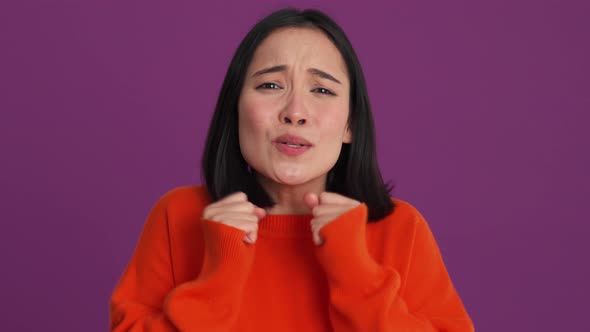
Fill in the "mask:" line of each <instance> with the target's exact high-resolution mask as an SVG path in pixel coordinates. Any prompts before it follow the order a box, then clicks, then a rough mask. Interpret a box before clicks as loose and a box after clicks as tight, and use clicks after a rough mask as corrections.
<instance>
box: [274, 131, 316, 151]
mask: <svg viewBox="0 0 590 332" xmlns="http://www.w3.org/2000/svg"><path fill="white" fill-rule="evenodd" d="M273 144H274V146H275V147H276V148H277V149H278V150H279V151H280V152H282V153H283V154H285V155H287V156H298V155H300V154H303V153H304V152H306V151H307V150H309V149H310V148H311V147H312V146H313V144H311V143H310V142H309V141H308V140H306V139H304V138H302V137H299V136H295V135H282V136H279V137H277V138H276V139H275V140H274V141H273Z"/></svg>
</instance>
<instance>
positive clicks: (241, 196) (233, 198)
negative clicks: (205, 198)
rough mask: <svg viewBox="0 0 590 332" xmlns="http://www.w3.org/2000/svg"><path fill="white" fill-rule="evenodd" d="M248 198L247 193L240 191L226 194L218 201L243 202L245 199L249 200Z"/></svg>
mask: <svg viewBox="0 0 590 332" xmlns="http://www.w3.org/2000/svg"><path fill="white" fill-rule="evenodd" d="M247 200H248V196H247V195H246V194H245V193H243V192H241V191H238V192H235V193H233V194H230V195H227V196H225V197H224V198H222V199H221V200H219V201H217V203H221V202H223V203H230V202H243V201H247Z"/></svg>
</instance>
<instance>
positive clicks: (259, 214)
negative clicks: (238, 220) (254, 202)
mask: <svg viewBox="0 0 590 332" xmlns="http://www.w3.org/2000/svg"><path fill="white" fill-rule="evenodd" d="M254 214H255V215H256V217H257V218H258V220H260V219H262V218H264V216H266V210H264V209H261V208H259V207H256V208H255V209H254Z"/></svg>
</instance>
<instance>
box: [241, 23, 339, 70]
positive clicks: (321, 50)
mask: <svg viewBox="0 0 590 332" xmlns="http://www.w3.org/2000/svg"><path fill="white" fill-rule="evenodd" d="M279 65H284V66H286V67H287V68H288V69H290V68H291V67H292V66H297V67H303V68H302V69H305V70H307V69H309V68H319V69H322V70H326V71H331V72H332V73H333V74H335V75H336V74H337V75H338V76H347V72H346V65H345V63H344V59H343V58H342V55H341V54H340V52H339V51H338V49H337V48H336V46H335V45H334V44H333V43H332V41H331V40H330V39H329V38H328V36H326V34H325V33H323V32H322V31H320V30H319V29H314V28H307V27H297V28H283V29H279V30H277V31H274V32H273V33H271V34H270V35H269V36H268V37H267V38H266V39H265V40H264V41H263V42H262V43H261V44H260V45H259V46H258V48H257V49H256V51H255V53H254V57H253V59H252V62H251V64H250V68H249V70H248V72H249V73H254V72H256V71H258V70H261V69H264V68H265V67H272V66H279ZM343 78H344V77H343Z"/></svg>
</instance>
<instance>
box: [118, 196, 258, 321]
mask: <svg viewBox="0 0 590 332" xmlns="http://www.w3.org/2000/svg"><path fill="white" fill-rule="evenodd" d="M168 222H169V220H168V215H167V199H166V196H164V197H163V198H162V199H161V200H160V201H159V202H158V203H156V205H155V206H154V207H153V208H152V210H151V212H150V214H149V217H148V219H147V222H146V225H145V226H144V229H143V231H142V234H141V237H140V239H139V242H138V244H137V247H136V249H135V252H134V254H133V257H132V258H131V261H130V262H129V265H128V266H127V269H126V271H125V272H124V274H123V276H122V277H121V279H120V281H119V283H118V285H117V286H116V288H115V290H114V293H113V295H112V298H111V303H110V328H111V331H201V330H202V331H229V330H230V329H231V327H232V326H233V324H234V322H235V318H236V317H237V313H238V311H239V308H238V307H237V306H236V305H237V304H239V298H240V297H241V291H242V289H243V285H244V283H245V281H246V277H247V275H248V273H249V269H250V266H251V263H252V259H253V257H254V252H253V250H254V247H253V246H251V245H246V244H245V243H244V242H243V237H244V232H243V231H241V230H238V229H235V228H232V227H230V226H227V225H223V224H220V223H216V222H212V221H208V220H205V221H203V238H204V241H205V243H204V261H203V266H202V269H201V273H200V274H199V276H198V277H197V278H196V279H195V280H192V281H189V282H187V283H184V284H181V285H178V286H177V285H175V282H174V277H173V271H172V261H171V252H170V237H169V227H168ZM195 241H199V239H195Z"/></svg>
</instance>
